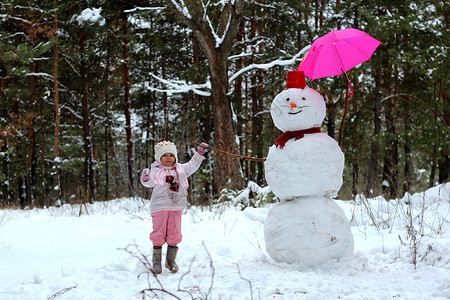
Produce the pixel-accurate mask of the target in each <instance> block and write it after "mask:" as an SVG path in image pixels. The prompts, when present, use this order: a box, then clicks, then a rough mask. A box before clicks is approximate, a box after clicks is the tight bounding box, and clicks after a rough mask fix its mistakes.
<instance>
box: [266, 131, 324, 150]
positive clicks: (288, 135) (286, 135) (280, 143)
mask: <svg viewBox="0 0 450 300" xmlns="http://www.w3.org/2000/svg"><path fill="white" fill-rule="evenodd" d="M319 132H322V131H320V127H312V128H308V129H303V130H297V131H286V132H283V134H282V135H280V137H279V138H277V140H276V141H275V146H277V147H280V149H283V148H284V144H286V142H287V141H289V140H290V139H292V138H295V140H299V139H301V138H302V137H304V136H305V134H307V133H319Z"/></svg>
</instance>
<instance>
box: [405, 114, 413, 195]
mask: <svg viewBox="0 0 450 300" xmlns="http://www.w3.org/2000/svg"><path fill="white" fill-rule="evenodd" d="M404 122H405V125H404V126H405V129H404V131H405V136H404V139H405V141H404V143H405V145H404V151H405V168H404V173H403V174H404V176H405V179H404V184H403V193H406V192H410V191H411V177H412V173H411V170H412V168H411V139H410V138H409V134H410V132H411V126H410V125H409V116H408V115H406V117H405V121H404Z"/></svg>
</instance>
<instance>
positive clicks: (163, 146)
mask: <svg viewBox="0 0 450 300" xmlns="http://www.w3.org/2000/svg"><path fill="white" fill-rule="evenodd" d="M177 152H178V151H177V146H175V144H174V143H172V142H170V141H166V140H161V141H159V142H158V143H156V145H155V159H156V161H157V162H159V163H161V156H163V154H166V153H172V154H173V155H174V156H175V162H176V163H177V162H178V156H177Z"/></svg>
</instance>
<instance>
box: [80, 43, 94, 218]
mask: <svg viewBox="0 0 450 300" xmlns="http://www.w3.org/2000/svg"><path fill="white" fill-rule="evenodd" d="M85 39H86V37H85V35H84V34H82V35H81V38H80V54H81V62H80V76H81V105H82V108H83V133H84V168H85V184H84V186H85V193H86V194H85V197H83V199H85V201H87V202H89V203H92V201H93V200H94V199H95V197H96V195H95V182H94V180H95V177H94V165H93V164H94V162H93V149H92V136H91V128H90V126H91V125H90V118H89V103H88V90H87V69H86V60H85V55H86V54H85V42H86V41H85ZM80 211H81V210H80Z"/></svg>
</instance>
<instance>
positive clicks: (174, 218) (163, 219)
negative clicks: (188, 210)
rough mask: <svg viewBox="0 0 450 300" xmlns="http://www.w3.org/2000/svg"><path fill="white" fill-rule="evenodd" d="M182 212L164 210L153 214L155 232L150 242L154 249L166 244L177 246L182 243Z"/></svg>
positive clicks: (151, 235) (151, 234)
mask: <svg viewBox="0 0 450 300" xmlns="http://www.w3.org/2000/svg"><path fill="white" fill-rule="evenodd" d="M181 211H182V209H180V210H176V211H170V210H162V211H157V212H154V213H152V223H153V232H152V233H150V240H151V241H152V243H153V247H162V245H164V244H165V243H167V244H168V245H169V246H176V245H178V244H179V243H180V242H181V238H182V235H181Z"/></svg>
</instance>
